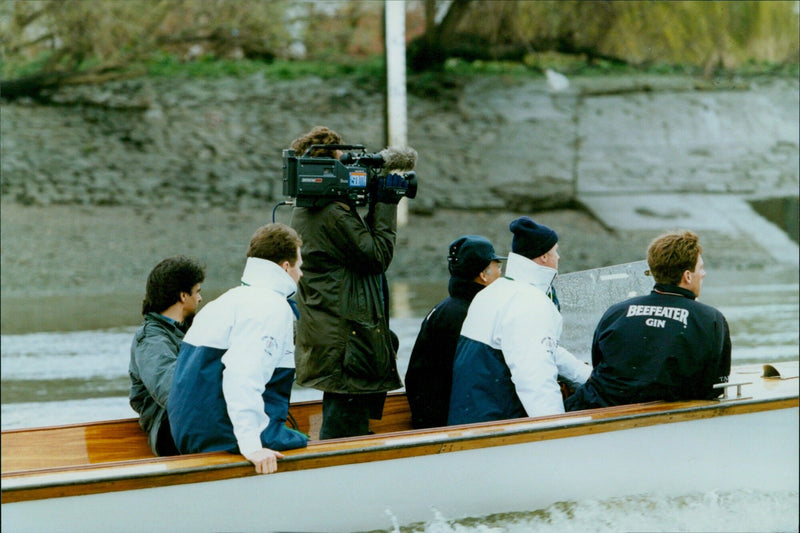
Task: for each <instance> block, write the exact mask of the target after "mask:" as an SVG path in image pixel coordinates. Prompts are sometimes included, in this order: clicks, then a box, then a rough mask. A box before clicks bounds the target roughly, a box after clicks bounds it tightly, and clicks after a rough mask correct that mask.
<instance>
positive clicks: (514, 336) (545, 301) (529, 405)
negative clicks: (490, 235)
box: [448, 217, 592, 425]
mask: <svg viewBox="0 0 800 533" xmlns="http://www.w3.org/2000/svg"><path fill="white" fill-rule="evenodd" d="M509 229H510V230H511V232H512V233H513V234H514V237H513V239H512V243H511V253H510V254H509V255H508V263H507V264H506V275H505V277H504V278H501V279H498V280H497V281H495V282H494V283H492V284H491V285H489V286H488V287H486V288H485V289H483V290H482V291H481V292H479V293H478V294H477V296H476V297H475V299H474V300H473V301H472V303H471V304H470V306H469V311H468V312H467V318H466V319H465V320H464V325H463V326H462V328H461V338H460V340H459V343H458V348H457V349H456V357H455V362H454V366H453V387H452V391H451V395H450V412H449V415H448V424H449V425H454V424H468V423H472V422H486V421H491V420H505V419H510V418H521V417H526V416H543V415H551V414H558V413H563V412H564V403H563V400H562V396H561V389H560V387H559V384H558V377H559V376H561V377H562V378H563V379H564V380H565V381H567V382H569V383H570V384H573V385H579V384H583V383H584V382H586V380H587V379H588V377H589V374H590V373H591V370H592V369H591V367H590V366H588V365H586V364H585V363H583V362H581V361H579V360H578V359H577V358H575V356H573V355H572V354H571V353H569V352H568V351H567V350H566V349H564V348H563V347H561V346H559V340H560V338H561V327H562V317H561V313H560V312H559V310H558V307H557V301H554V299H555V291H554V289H553V281H554V280H555V278H556V275H557V274H558V260H559V255H558V235H557V234H556V232H555V231H553V230H552V229H550V228H548V227H547V226H545V225H543V224H537V223H536V222H534V221H533V220H531V219H530V218H528V217H520V218H518V219H516V220H514V221H513V222H511V224H510V226H509Z"/></svg>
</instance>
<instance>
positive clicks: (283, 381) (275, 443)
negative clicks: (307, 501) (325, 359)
mask: <svg viewBox="0 0 800 533" xmlns="http://www.w3.org/2000/svg"><path fill="white" fill-rule="evenodd" d="M301 245H302V241H301V240H300V236H299V235H298V234H297V232H296V231H295V230H293V229H292V228H290V227H289V226H286V225H285V224H267V225H266V226H263V227H261V228H259V229H258V230H256V232H255V234H254V235H253V237H252V239H251V240H250V246H249V248H248V250H247V263H246V265H245V268H244V274H242V285H241V286H240V287H235V288H233V289H230V290H229V291H227V292H226V293H225V294H223V295H222V296H220V297H219V298H217V299H216V300H214V301H213V302H211V303H209V304H208V305H206V306H205V307H204V308H203V309H202V311H200V313H198V314H197V316H196V317H195V319H194V322H193V323H192V327H191V328H189V331H188V332H187V333H186V336H185V337H184V338H183V343H182V344H181V348H180V351H179V352H178V361H177V363H176V367H175V376H174V378H173V382H172V388H171V391H170V395H169V402H168V404H167V414H168V416H169V421H170V426H171V429H172V436H173V438H174V439H175V444H176V446H177V447H178V450H179V451H180V452H181V453H198V452H210V451H221V450H225V451H229V452H232V453H241V454H242V455H244V456H245V458H246V459H247V460H248V461H250V462H251V463H253V465H255V469H256V472H258V473H260V474H269V473H271V472H274V471H275V470H276V469H277V460H278V459H280V458H282V457H283V455H282V454H281V453H280V451H279V450H289V449H293V448H302V447H304V446H305V445H306V442H307V440H308V438H307V437H306V435H304V434H302V433H300V432H298V431H294V430H291V429H289V428H288V427H287V426H286V417H287V414H288V412H289V400H290V395H291V389H292V383H293V382H294V376H295V368H294V341H293V322H294V320H295V318H296V308H295V306H294V305H293V301H292V300H290V297H291V296H293V295H294V293H295V291H296V290H297V281H298V280H299V279H300V277H301V276H302V275H303V273H302V271H301V270H300V266H301V264H302V262H303V260H302V258H301V256H300V246H301Z"/></svg>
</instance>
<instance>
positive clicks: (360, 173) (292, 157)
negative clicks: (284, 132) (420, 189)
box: [283, 144, 417, 207]
mask: <svg viewBox="0 0 800 533" xmlns="http://www.w3.org/2000/svg"><path fill="white" fill-rule="evenodd" d="M316 148H323V149H325V150H331V151H333V150H342V151H345V150H356V151H355V152H352V151H348V152H345V153H343V154H342V156H341V157H340V158H339V159H335V158H328V157H312V156H310V155H309V154H310V153H311V151H312V150H314V149H316ZM416 159H417V152H416V150H414V149H413V148H391V147H390V148H386V149H385V150H381V151H380V152H377V153H372V154H368V153H367V151H366V149H365V148H364V145H361V144H314V145H312V146H310V147H309V148H308V149H307V150H306V151H305V153H303V154H302V155H300V156H297V154H296V153H295V151H294V150H291V149H286V150H284V151H283V194H284V195H285V196H289V197H291V198H294V205H296V206H298V207H321V206H324V205H327V204H328V203H330V202H332V201H340V202H347V203H349V204H351V205H356V206H362V205H367V204H368V203H370V201H372V200H373V199H376V195H377V194H380V195H383V196H386V195H394V196H395V197H403V196H405V197H406V198H414V197H416V195H417V174H416V172H413V171H412V169H413V168H414V165H415V164H416ZM388 177H391V178H392V179H386V178H388ZM387 184H389V185H387ZM379 188H381V190H380V191H379Z"/></svg>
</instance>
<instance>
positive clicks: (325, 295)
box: [291, 202, 402, 394]
mask: <svg viewBox="0 0 800 533" xmlns="http://www.w3.org/2000/svg"><path fill="white" fill-rule="evenodd" d="M291 225H292V227H293V228H294V229H295V230H296V231H297V232H298V233H299V234H300V236H301V238H302V239H303V247H302V256H303V266H302V270H303V277H302V278H300V283H299V284H298V291H297V303H298V308H299V311H300V319H299V320H298V322H297V336H296V341H295V344H296V346H295V362H296V367H297V383H298V384H300V385H303V386H306V387H313V388H315V389H319V390H322V391H326V392H335V393H343V394H358V393H373V392H387V391H390V390H394V389H397V388H400V387H401V386H402V382H401V381H400V376H399V375H398V373H397V363H396V357H397V356H396V353H395V350H394V348H393V346H392V342H391V336H390V332H389V317H388V306H387V305H386V302H385V296H384V291H383V283H384V272H386V269H387V268H388V267H389V264H390V263H391V261H392V255H393V254H394V244H395V235H396V230H397V206H396V205H392V204H384V203H378V204H376V205H375V206H374V207H373V208H372V209H371V210H370V212H369V214H368V215H367V217H366V222H365V221H364V220H363V219H362V218H361V216H360V215H359V214H358V212H357V211H356V209H355V208H354V207H351V206H349V205H347V204H344V203H340V202H334V203H331V204H328V205H327V206H325V207H320V208H305V207H296V208H294V211H293V214H292V223H291Z"/></svg>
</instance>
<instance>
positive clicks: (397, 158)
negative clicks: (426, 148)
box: [378, 146, 417, 172]
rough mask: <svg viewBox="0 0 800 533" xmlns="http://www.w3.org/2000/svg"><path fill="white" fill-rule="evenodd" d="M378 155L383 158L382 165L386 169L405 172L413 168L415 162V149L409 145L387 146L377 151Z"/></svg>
mask: <svg viewBox="0 0 800 533" xmlns="http://www.w3.org/2000/svg"><path fill="white" fill-rule="evenodd" d="M378 155H380V157H381V158H382V159H383V167H384V168H385V169H386V170H394V171H397V172H405V171H408V170H413V169H414V165H416V164H417V151H416V150H414V149H413V148H411V147H405V148H395V147H394V146H389V147H388V148H384V149H383V150H381V151H380V152H378Z"/></svg>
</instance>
